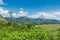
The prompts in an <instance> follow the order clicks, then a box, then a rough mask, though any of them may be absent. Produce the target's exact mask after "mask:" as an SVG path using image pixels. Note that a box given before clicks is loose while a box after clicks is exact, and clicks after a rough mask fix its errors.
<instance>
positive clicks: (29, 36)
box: [0, 24, 60, 40]
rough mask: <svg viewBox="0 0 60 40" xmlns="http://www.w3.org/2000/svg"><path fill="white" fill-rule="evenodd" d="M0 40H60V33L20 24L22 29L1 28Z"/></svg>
mask: <svg viewBox="0 0 60 40" xmlns="http://www.w3.org/2000/svg"><path fill="white" fill-rule="evenodd" d="M14 28H15V29H14ZM0 40H60V31H59V30H48V29H44V28H41V27H32V28H27V25H21V24H20V27H13V26H8V27H0Z"/></svg>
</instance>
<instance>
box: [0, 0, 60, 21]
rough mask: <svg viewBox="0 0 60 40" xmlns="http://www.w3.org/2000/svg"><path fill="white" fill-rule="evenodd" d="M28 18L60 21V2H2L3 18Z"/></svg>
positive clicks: (49, 0) (57, 0)
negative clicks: (10, 13)
mask: <svg viewBox="0 0 60 40" xmlns="http://www.w3.org/2000/svg"><path fill="white" fill-rule="evenodd" d="M10 11H12V16H13V17H20V16H27V17H29V18H46V19H57V20H60V0H0V14H1V15H2V16H3V17H10V15H9V12H10Z"/></svg>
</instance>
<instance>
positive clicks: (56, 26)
mask: <svg viewBox="0 0 60 40" xmlns="http://www.w3.org/2000/svg"><path fill="white" fill-rule="evenodd" d="M36 27H41V28H44V29H48V30H57V29H59V28H60V24H44V25H36Z"/></svg>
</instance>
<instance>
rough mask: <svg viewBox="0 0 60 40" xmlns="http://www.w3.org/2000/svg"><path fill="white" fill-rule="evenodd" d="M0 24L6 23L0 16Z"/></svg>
mask: <svg viewBox="0 0 60 40" xmlns="http://www.w3.org/2000/svg"><path fill="white" fill-rule="evenodd" d="M0 23H7V20H6V19H4V17H2V16H1V15H0Z"/></svg>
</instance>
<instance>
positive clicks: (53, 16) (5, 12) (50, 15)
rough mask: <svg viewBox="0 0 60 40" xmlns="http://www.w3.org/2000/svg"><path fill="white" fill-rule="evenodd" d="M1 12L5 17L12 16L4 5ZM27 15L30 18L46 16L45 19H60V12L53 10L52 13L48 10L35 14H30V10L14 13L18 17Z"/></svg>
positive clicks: (0, 8) (13, 15)
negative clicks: (47, 11)
mask: <svg viewBox="0 0 60 40" xmlns="http://www.w3.org/2000/svg"><path fill="white" fill-rule="evenodd" d="M0 14H1V15H2V16H3V17H10V15H9V10H6V9H4V8H2V7H0ZM22 16H26V17H29V18H45V19H56V20H60V12H52V13H46V12H37V14H35V15H28V12H27V11H25V10H20V11H19V13H12V17H15V18H18V17H22Z"/></svg>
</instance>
